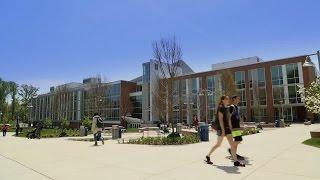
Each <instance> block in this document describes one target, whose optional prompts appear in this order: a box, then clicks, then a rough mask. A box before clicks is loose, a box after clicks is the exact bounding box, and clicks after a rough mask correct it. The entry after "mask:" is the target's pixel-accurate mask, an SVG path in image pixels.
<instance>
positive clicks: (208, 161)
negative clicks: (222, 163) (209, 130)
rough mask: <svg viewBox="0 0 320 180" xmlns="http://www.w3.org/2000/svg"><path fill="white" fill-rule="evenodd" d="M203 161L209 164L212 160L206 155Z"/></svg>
mask: <svg viewBox="0 0 320 180" xmlns="http://www.w3.org/2000/svg"><path fill="white" fill-rule="evenodd" d="M205 162H206V163H207V164H210V165H212V164H213V162H212V161H211V160H210V157H209V156H206V160H205Z"/></svg>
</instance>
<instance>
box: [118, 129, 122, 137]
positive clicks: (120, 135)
mask: <svg viewBox="0 0 320 180" xmlns="http://www.w3.org/2000/svg"><path fill="white" fill-rule="evenodd" d="M121 137H122V128H120V127H119V139H120V138H121Z"/></svg>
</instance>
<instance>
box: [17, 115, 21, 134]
mask: <svg viewBox="0 0 320 180" xmlns="http://www.w3.org/2000/svg"><path fill="white" fill-rule="evenodd" d="M19 131H20V117H19V116H17V119H16V136H19Z"/></svg>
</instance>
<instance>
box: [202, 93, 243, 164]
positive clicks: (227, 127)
mask: <svg viewBox="0 0 320 180" xmlns="http://www.w3.org/2000/svg"><path fill="white" fill-rule="evenodd" d="M229 103H230V98H229V97H228V96H226V95H223V96H222V97H221V98H220V103H219V105H218V109H217V114H216V116H217V118H218V122H217V135H218V138H217V142H216V144H215V145H214V146H213V147H212V148H211V150H210V151H209V153H208V154H207V156H206V160H205V162H206V163H207V164H210V165H212V164H213V162H212V161H211V159H210V156H211V154H212V153H213V152H214V151H215V150H216V149H218V148H219V147H220V146H221V144H222V141H223V139H224V137H226V138H227V140H228V142H229V144H230V147H231V154H232V158H233V160H234V166H241V167H245V164H243V163H241V162H239V161H238V158H237V155H236V150H235V145H234V141H233V138H232V135H231V130H232V125H231V119H230V110H229V107H228V105H229Z"/></svg>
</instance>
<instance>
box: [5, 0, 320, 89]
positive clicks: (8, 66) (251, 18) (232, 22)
mask: <svg viewBox="0 0 320 180" xmlns="http://www.w3.org/2000/svg"><path fill="white" fill-rule="evenodd" d="M319 7H320V1H319V0H303V1H302V0H201V1H196V0H114V1H111V0H90V1H88V0H54V1H53V0H27V1H26V0H1V1H0V77H1V78H2V79H4V80H11V81H16V82H18V83H19V84H33V85H35V86H37V87H40V91H41V92H46V91H49V87H50V86H53V85H59V84H62V83H66V82H81V81H82V79H83V78H86V77H90V76H96V75H97V74H101V75H102V76H103V77H105V78H106V79H107V80H108V81H116V80H131V79H134V78H135V77H138V76H140V75H141V74H142V63H143V62H146V61H148V60H149V59H152V42H154V41H157V40H160V39H161V38H168V37H173V36H175V37H176V38H177V40H178V42H179V43H180V44H181V46H182V50H183V59H184V60H185V61H186V62H187V64H189V65H190V66H191V67H192V68H193V69H194V70H195V71H196V72H200V71H207V70H210V68H211V64H213V63H218V62H225V61H228V60H234V59H239V58H245V57H251V56H259V57H260V58H262V59H263V60H272V59H277V58H284V57H292V56H297V55H302V54H311V53H315V52H316V51H317V50H320V36H319V35H320V23H319V22H320V13H319ZM316 60H317V59H316V58H315V57H313V61H316Z"/></svg>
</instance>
